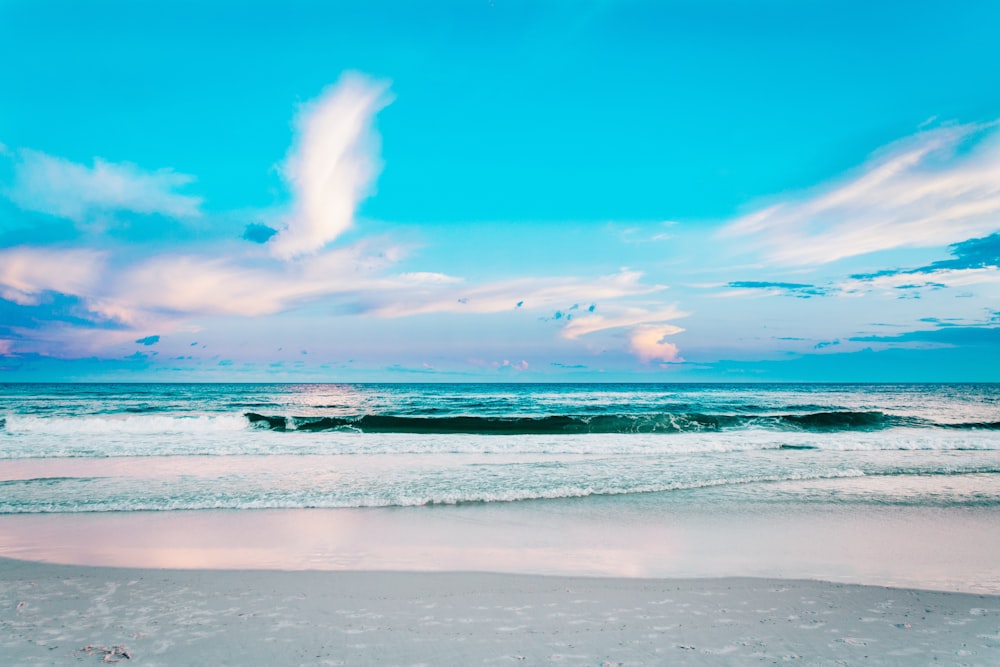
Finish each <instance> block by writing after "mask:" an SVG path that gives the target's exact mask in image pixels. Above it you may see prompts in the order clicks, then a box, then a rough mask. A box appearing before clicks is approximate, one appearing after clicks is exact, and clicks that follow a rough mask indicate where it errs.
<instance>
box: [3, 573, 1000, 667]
mask: <svg viewBox="0 0 1000 667" xmlns="http://www.w3.org/2000/svg"><path fill="white" fill-rule="evenodd" d="M0 610H2V611H0V654H2V655H3V656H4V664H8V665H63V664H101V663H109V662H115V661H119V662H127V663H128V664H135V665H194V664H198V665H247V664H260V665H265V664H266V665H471V664H495V665H505V664H511V665H533V664H535V665H537V664H565V665H595V666H596V665H608V666H610V665H664V664H672V665H673V664H676V665H688V664H690V665H702V664H708V665H711V664H758V663H765V664H772V663H780V662H786V661H797V662H800V663H801V664H809V665H827V664H829V665H854V664H881V665H924V664H949V665H995V664H998V662H1000V597H997V596H992V595H983V594H971V593H954V592H942V591H926V590H914V589H894V588H884V587H877V586H862V585H854V584H841V583H831V582H823V581H809V580H782V579H766V578H713V579H676V580H670V579H635V578H630V579H621V578H597V577H560V576H537V575H518V574H490V573H469V572H467V573H455V572H452V573H440V572H357V571H351V572H343V571H341V572H334V571H328V572H318V571H302V572H294V571H264V570H247V571H239V570H217V571H213V570H159V569H121V568H107V567H91V566H66V565H54V564H44V563H37V562H26V561H17V560H10V559H2V560H0Z"/></svg>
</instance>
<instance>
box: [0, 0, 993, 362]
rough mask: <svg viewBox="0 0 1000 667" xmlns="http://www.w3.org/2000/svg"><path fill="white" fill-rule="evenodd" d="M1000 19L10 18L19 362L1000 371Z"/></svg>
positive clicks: (34, 14)
mask: <svg viewBox="0 0 1000 667" xmlns="http://www.w3.org/2000/svg"><path fill="white" fill-rule="evenodd" d="M997 25H1000V3H996V2H994V1H993V0H982V1H975V0H969V1H963V0H952V1H950V2H924V1H920V0H907V1H906V2H894V1H886V2H879V3H871V2H856V1H854V0H754V1H750V0H661V1H650V2H643V1H638V0H637V1H616V0H605V1H600V2H589V1H587V0H574V1H572V2H570V1H549V2H529V1H512V0H461V1H458V0H443V1H437V2H429V3H413V2H385V1H381V0H365V1H360V0H359V1H355V0H343V1H342V2H334V3H329V2H318V1H312V2H307V1H302V0H281V1H280V2H278V1H270V0H244V1H243V2H238V3H237V2H207V1H198V2H194V1H188V0H173V1H171V2H161V1H159V0H150V1H148V2H139V3H137V2H132V1H120V2H119V1H108V0H94V1H93V2H89V3H79V2H75V1H54V2H49V1H46V0H0V62H3V63H5V66H4V67H2V68H0V381H177V382H186V381H219V382H230V381H233V382H242V381H247V382H257V381H281V382H287V381H293V382H294V381H310V382H312V381H325V382H338V381H398V382H450V381H517V382H521V381H523V382H548V381H553V382H555V381H642V382H751V381H836V382H850V381H883V382H897V381H1000V67H997V63H1000V39H997V32H996V26H997Z"/></svg>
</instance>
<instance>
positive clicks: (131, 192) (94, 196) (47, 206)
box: [4, 149, 202, 223]
mask: <svg viewBox="0 0 1000 667" xmlns="http://www.w3.org/2000/svg"><path fill="white" fill-rule="evenodd" d="M13 158H14V179H13V183H12V185H11V186H10V187H8V188H7V189H6V190H5V192H4V194H5V195H6V196H7V197H8V198H9V199H10V200H11V201H13V202H14V203H15V204H16V205H17V206H19V207H20V208H22V209H24V210H27V211H37V212H39V213H47V214H49V215H54V216H57V217H61V218H67V219H69V220H72V221H74V222H77V223H85V222H89V221H91V220H92V219H93V218H94V217H95V216H97V215H100V214H103V213H108V212H113V211H130V212H133V213H142V214H162V215H166V216H171V217H175V218H188V217H194V216H197V215H199V214H200V206H201V202H202V200H201V198H199V197H194V196H191V195H185V194H180V193H178V192H176V190H177V189H178V188H181V187H183V186H185V185H187V184H189V183H191V182H192V181H193V180H194V177H192V176H188V175H186V174H178V173H176V172H174V171H171V170H169V169H160V170H157V171H153V172H148V171H144V170H142V169H140V168H139V167H137V166H136V165H134V164H129V163H120V164H116V163H113V162H107V161H105V160H102V159H100V158H96V159H95V160H94V165H93V166H92V167H88V166H86V165H82V164H77V163H76V162H71V161H69V160H66V159H64V158H60V157H53V156H51V155H47V154H45V153H42V152H40V151H35V150H30V149H21V150H19V151H17V152H15V153H13Z"/></svg>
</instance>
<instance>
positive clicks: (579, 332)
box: [562, 306, 687, 339]
mask: <svg viewBox="0 0 1000 667" xmlns="http://www.w3.org/2000/svg"><path fill="white" fill-rule="evenodd" d="M616 311H617V312H615V314H613V315H609V316H605V315H586V316H580V317H574V318H573V319H572V320H570V321H569V322H567V323H566V326H565V327H564V328H563V334H562V335H563V338H569V339H574V338H579V337H580V336H585V335H587V334H589V333H594V332H595V331H604V330H605V329H620V328H623V327H635V326H637V325H642V324H648V323H651V322H660V323H662V322H665V321H667V320H676V319H679V318H682V317H686V316H687V313H685V312H682V311H680V310H677V308H676V307H674V306H667V307H666V308H660V309H658V310H648V309H646V308H622V309H616ZM659 326H660V328H662V329H664V330H666V329H670V331H667V332H666V333H664V334H663V335H667V334H675V333H680V332H681V331H684V330H683V329H681V328H679V327H675V326H672V325H665V324H660V325H659Z"/></svg>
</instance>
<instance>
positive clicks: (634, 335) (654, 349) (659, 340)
mask: <svg viewBox="0 0 1000 667" xmlns="http://www.w3.org/2000/svg"><path fill="white" fill-rule="evenodd" d="M680 331H683V329H679V328H678V327H675V326H671V325H656V324H642V325H639V326H637V327H635V328H633V329H632V330H631V331H630V332H629V341H630V346H629V351H630V352H632V353H633V354H634V355H635V356H637V357H638V358H639V359H640V360H641V361H644V362H650V361H665V362H677V361H683V360H682V359H681V358H680V352H679V351H678V349H677V346H676V345H674V344H673V343H668V342H667V341H666V340H665V338H666V337H667V336H670V335H672V334H675V333H679V332H680Z"/></svg>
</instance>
